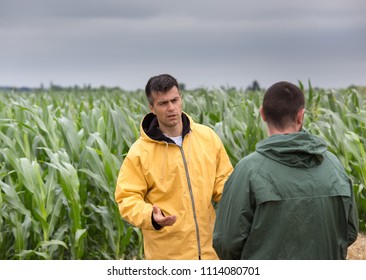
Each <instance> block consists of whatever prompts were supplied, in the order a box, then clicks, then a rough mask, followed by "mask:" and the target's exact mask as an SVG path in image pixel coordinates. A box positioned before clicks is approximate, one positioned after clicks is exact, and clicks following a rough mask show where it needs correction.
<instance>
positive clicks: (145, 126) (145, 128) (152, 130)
mask: <svg viewBox="0 0 366 280" xmlns="http://www.w3.org/2000/svg"><path fill="white" fill-rule="evenodd" d="M182 122H183V131H182V137H183V138H184V136H185V135H187V134H188V133H189V131H190V123H191V120H190V118H189V117H188V115H186V114H185V113H182ZM140 132H141V137H142V138H143V139H146V138H150V139H152V140H155V141H164V142H168V143H174V141H173V140H172V139H170V138H169V137H166V136H165V135H164V134H163V133H162V132H161V130H160V129H159V122H158V119H157V117H156V115H154V114H153V113H149V114H147V115H146V116H145V117H144V118H143V120H142V122H141V128H140Z"/></svg>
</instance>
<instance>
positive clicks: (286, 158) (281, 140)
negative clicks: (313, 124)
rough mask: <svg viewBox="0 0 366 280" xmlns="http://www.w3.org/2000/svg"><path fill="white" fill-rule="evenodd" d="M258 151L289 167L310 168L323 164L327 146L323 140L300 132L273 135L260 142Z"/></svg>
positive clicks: (257, 147)
mask: <svg viewBox="0 0 366 280" xmlns="http://www.w3.org/2000/svg"><path fill="white" fill-rule="evenodd" d="M256 151H257V152H258V153H260V154H262V155H263V156H265V157H267V158H270V159H272V160H275V161H277V162H279V163H281V164H284V165H287V166H291V167H301V168H310V167H313V166H315V165H319V164H321V162H322V161H323V159H324V156H323V154H324V153H325V152H326V151H327V146H326V144H325V142H324V141H323V140H322V139H320V138H318V137H316V136H314V135H312V134H310V133H308V132H307V131H300V132H297V133H290V134H275V135H272V136H270V137H268V138H267V139H265V140H262V141H261V142H259V143H258V144H257V146H256Z"/></svg>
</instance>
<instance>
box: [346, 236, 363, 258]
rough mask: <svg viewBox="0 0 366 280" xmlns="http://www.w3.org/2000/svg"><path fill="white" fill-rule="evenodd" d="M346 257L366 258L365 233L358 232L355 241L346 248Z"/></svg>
mask: <svg viewBox="0 0 366 280" xmlns="http://www.w3.org/2000/svg"><path fill="white" fill-rule="evenodd" d="M347 259H350V260H366V235H365V234H359V235H358V237H357V240H356V241H355V243H353V244H352V245H351V246H350V247H349V248H348V256H347Z"/></svg>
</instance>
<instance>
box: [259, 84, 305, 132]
mask: <svg viewBox="0 0 366 280" xmlns="http://www.w3.org/2000/svg"><path fill="white" fill-rule="evenodd" d="M304 106H305V98H304V93H303V92H302V90H301V89H300V88H299V87H297V86H296V85H294V84H291V83H289V82H285V81H282V82H278V83H275V84H273V85H272V86H270V87H269V88H268V89H267V91H266V93H265V95H264V98H263V104H262V107H263V113H264V116H265V118H266V122H267V123H268V125H270V126H275V127H276V128H278V129H284V128H286V127H288V126H289V125H291V124H292V123H293V122H294V121H295V120H296V115H297V113H298V112H299V111H300V110H301V109H303V108H304Z"/></svg>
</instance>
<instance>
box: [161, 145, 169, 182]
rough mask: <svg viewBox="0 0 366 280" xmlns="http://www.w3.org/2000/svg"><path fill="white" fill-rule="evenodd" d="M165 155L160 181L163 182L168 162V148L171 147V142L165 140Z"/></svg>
mask: <svg viewBox="0 0 366 280" xmlns="http://www.w3.org/2000/svg"><path fill="white" fill-rule="evenodd" d="M164 143H165V153H164V154H165V155H164V161H163V166H162V168H161V176H160V183H161V184H163V181H164V171H165V166H166V162H167V157H168V148H169V144H168V142H165V141H164Z"/></svg>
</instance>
